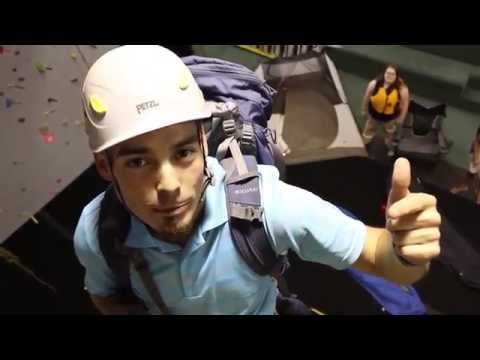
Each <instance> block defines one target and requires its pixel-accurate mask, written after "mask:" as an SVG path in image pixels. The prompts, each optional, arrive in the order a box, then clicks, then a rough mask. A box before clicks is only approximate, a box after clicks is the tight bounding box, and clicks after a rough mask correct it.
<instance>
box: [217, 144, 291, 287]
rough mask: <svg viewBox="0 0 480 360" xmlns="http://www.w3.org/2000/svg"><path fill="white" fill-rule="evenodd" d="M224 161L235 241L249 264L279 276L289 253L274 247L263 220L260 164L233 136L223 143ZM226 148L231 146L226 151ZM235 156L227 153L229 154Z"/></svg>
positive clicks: (260, 270)
mask: <svg viewBox="0 0 480 360" xmlns="http://www.w3.org/2000/svg"><path fill="white" fill-rule="evenodd" d="M220 148H221V149H222V151H221V154H222V155H223V156H225V157H224V158H220V159H219V160H220V163H221V164H222V166H223V168H224V169H225V171H226V181H225V192H226V197H227V209H228V215H229V223H230V229H231V233H232V238H233V241H234V244H235V246H236V248H237V250H238V252H239V253H240V255H241V256H242V258H243V259H244V260H245V262H246V263H247V264H248V266H249V267H250V268H251V269H252V270H254V271H255V272H256V273H257V274H259V275H262V276H264V275H271V276H273V277H275V278H278V277H280V276H281V275H282V273H283V272H284V271H285V269H286V268H287V266H288V262H287V258H286V256H278V255H277V254H276V252H275V251H274V249H273V248H272V246H271V244H270V241H269V240H268V235H267V233H266V230H265V227H264V224H263V207H262V205H261V198H260V183H259V180H260V179H259V173H258V166H257V161H256V159H255V156H252V155H243V154H242V153H241V151H240V147H239V145H238V142H237V140H236V139H235V138H234V137H233V136H232V137H229V138H227V139H226V140H225V141H224V142H223V143H222V144H221V146H220V147H219V149H220ZM225 149H228V151H226V150H225ZM228 153H229V154H230V155H231V156H229V157H227V156H226V155H227V154H228Z"/></svg>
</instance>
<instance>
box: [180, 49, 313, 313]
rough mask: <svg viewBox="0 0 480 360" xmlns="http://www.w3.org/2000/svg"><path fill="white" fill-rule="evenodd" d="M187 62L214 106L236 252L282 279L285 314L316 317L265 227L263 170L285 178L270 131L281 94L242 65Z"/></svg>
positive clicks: (213, 143) (215, 148)
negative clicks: (290, 281)
mask: <svg viewBox="0 0 480 360" xmlns="http://www.w3.org/2000/svg"><path fill="white" fill-rule="evenodd" d="M184 62H185V64H186V65H187V66H188V67H189V68H190V71H191V72H192V74H193V76H194V77H195V80H196V81H197V83H198V85H199V86H200V88H201V90H202V92H203V94H204V96H205V99H206V100H207V101H208V102H210V103H211V105H212V114H213V116H212V120H211V125H210V126H209V127H208V129H207V130H208V143H209V149H210V154H209V155H211V156H215V157H216V158H217V159H218V160H219V162H220V164H221V165H222V166H223V168H224V169H225V172H226V184H227V185H226V189H225V191H226V195H227V208H228V213H229V223H230V229H231V233H232V238H233V241H234V244H235V246H236V249H237V250H238V252H239V253H240V255H241V256H242V258H243V259H244V261H245V262H246V263H247V264H248V266H250V268H251V269H252V270H253V271H255V272H256V273H257V274H259V275H261V276H265V275H270V276H272V277H274V278H275V279H276V280H277V282H278V286H279V290H280V294H279V297H278V299H277V312H278V313H279V314H285V315H287V314H312V312H311V310H310V309H309V308H308V307H307V306H306V305H305V304H303V303H302V302H301V301H299V300H298V299H297V297H296V295H294V294H291V293H290V291H289V290H288V286H287V284H286V281H285V280H284V278H283V274H284V272H285V271H286V269H287V268H288V266H289V263H288V260H287V257H286V256H278V255H277V254H276V253H275V251H274V250H273V248H272V246H271V245H270V242H269V240H268V237H267V233H266V230H265V227H264V224H263V222H262V214H263V208H262V206H261V202H260V188H259V173H258V168H257V165H258V164H264V165H273V166H276V167H277V169H278V170H279V172H280V178H281V179H283V178H284V176H285V163H284V161H283V155H282V154H281V152H280V150H279V148H278V147H277V145H276V136H275V134H274V132H273V131H271V130H270V129H269V128H268V127H267V122H268V120H269V119H270V116H271V114H272V105H273V100H274V99H273V98H274V96H275V95H276V91H275V90H274V89H273V88H272V87H271V86H269V85H268V84H267V83H266V82H265V81H262V80H260V79H259V78H258V77H257V76H256V75H255V74H254V73H253V72H252V71H251V70H249V69H248V68H246V67H244V66H242V65H239V64H235V63H231V62H228V61H224V60H219V59H212V58H204V57H198V56H190V57H187V58H184Z"/></svg>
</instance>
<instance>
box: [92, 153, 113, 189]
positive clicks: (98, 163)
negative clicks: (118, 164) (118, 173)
mask: <svg viewBox="0 0 480 360" xmlns="http://www.w3.org/2000/svg"><path fill="white" fill-rule="evenodd" d="M93 157H94V158H95V167H96V168H97V172H98V174H99V175H100V176H101V177H102V179H103V180H105V181H108V182H112V181H113V175H112V171H111V170H112V169H111V168H110V164H109V162H108V159H107V156H106V154H105V153H100V154H93Z"/></svg>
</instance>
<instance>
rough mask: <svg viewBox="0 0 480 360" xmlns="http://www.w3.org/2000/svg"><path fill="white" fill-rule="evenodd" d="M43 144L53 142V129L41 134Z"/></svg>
mask: <svg viewBox="0 0 480 360" xmlns="http://www.w3.org/2000/svg"><path fill="white" fill-rule="evenodd" d="M42 137H43V141H44V142H45V144H53V143H54V142H55V133H54V132H53V131H47V132H46V133H44V134H42Z"/></svg>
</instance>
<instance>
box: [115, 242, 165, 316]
mask: <svg viewBox="0 0 480 360" xmlns="http://www.w3.org/2000/svg"><path fill="white" fill-rule="evenodd" d="M123 251H124V252H125V253H126V254H127V256H128V259H129V260H130V262H131V263H132V264H133V266H134V267H135V270H137V272H138V274H139V275H140V279H141V280H142V283H143V286H144V287H145V289H146V290H147V291H148V294H149V295H150V297H151V298H152V300H153V302H154V303H155V305H156V306H157V307H158V309H159V310H160V311H161V312H162V314H163V315H168V314H169V313H170V312H169V311H168V308H167V306H166V305H165V302H164V301H163V298H162V294H161V292H160V289H159V288H158V286H157V284H156V283H155V279H154V278H153V274H152V272H151V271H150V266H149V265H148V262H147V260H146V259H145V256H144V255H143V252H142V250H141V249H136V248H130V247H126V246H125V247H124V248H123Z"/></svg>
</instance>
